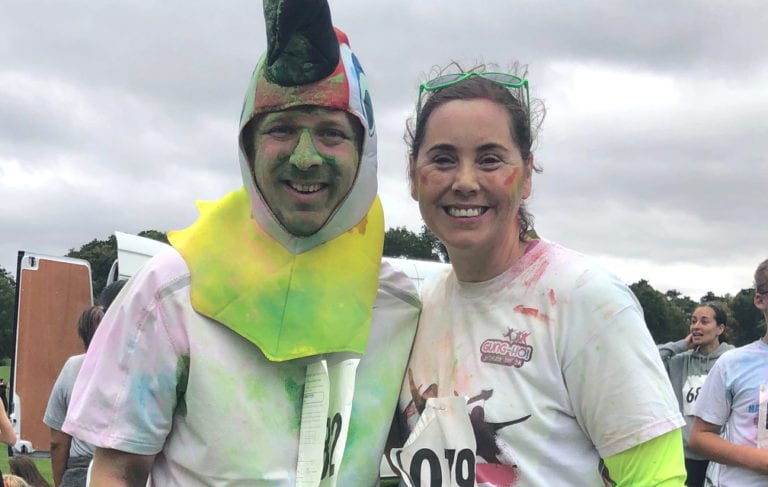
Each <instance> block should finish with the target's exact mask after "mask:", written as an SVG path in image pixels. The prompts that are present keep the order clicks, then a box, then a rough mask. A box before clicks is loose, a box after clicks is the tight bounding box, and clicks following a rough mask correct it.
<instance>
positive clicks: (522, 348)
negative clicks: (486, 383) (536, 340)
mask: <svg viewBox="0 0 768 487" xmlns="http://www.w3.org/2000/svg"><path fill="white" fill-rule="evenodd" d="M530 334H531V332H529V331H519V330H515V329H514V328H507V332H506V333H504V334H503V335H502V337H503V338H505V339H504V340H500V339H495V338H488V339H487V340H485V341H484V342H483V343H482V344H481V345H480V361H482V362H485V363H488V364H499V365H506V366H508V367H509V366H513V367H517V368H520V367H522V366H523V365H524V364H525V363H526V362H529V361H530V360H531V357H532V356H533V347H532V346H530V345H528V343H526V340H527V339H528V335H530Z"/></svg>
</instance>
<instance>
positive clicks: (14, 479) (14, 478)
mask: <svg viewBox="0 0 768 487" xmlns="http://www.w3.org/2000/svg"><path fill="white" fill-rule="evenodd" d="M3 486H4V487H30V485H29V484H28V483H27V481H26V480H24V479H23V478H21V477H19V476H18V475H13V474H5V475H3Z"/></svg>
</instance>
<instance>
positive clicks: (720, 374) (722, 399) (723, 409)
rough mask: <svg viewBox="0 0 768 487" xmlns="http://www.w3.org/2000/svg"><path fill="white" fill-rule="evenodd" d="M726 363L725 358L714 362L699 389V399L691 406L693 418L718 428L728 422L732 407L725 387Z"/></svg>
mask: <svg viewBox="0 0 768 487" xmlns="http://www.w3.org/2000/svg"><path fill="white" fill-rule="evenodd" d="M727 363H728V360H727V357H721V358H720V360H718V361H717V362H715V365H714V366H713V367H712V370H710V371H709V374H707V379H706V380H705V381H704V385H703V386H702V387H701V391H700V392H699V398H698V399H697V400H696V402H695V403H694V405H693V414H694V416H698V417H700V418H701V419H703V420H704V421H706V422H707V423H711V424H717V425H720V426H722V425H724V424H725V423H726V422H727V421H728V417H729V416H730V414H731V407H732V405H733V396H732V394H731V391H730V390H728V385H727V377H726V365H727Z"/></svg>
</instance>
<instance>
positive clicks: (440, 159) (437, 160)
mask: <svg viewBox="0 0 768 487" xmlns="http://www.w3.org/2000/svg"><path fill="white" fill-rule="evenodd" d="M432 162H433V163H434V164H437V165H438V166H447V165H449V164H453V158H451V157H448V156H445V155H441V156H436V157H433V158H432Z"/></svg>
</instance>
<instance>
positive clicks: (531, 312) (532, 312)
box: [513, 304, 550, 324]
mask: <svg viewBox="0 0 768 487" xmlns="http://www.w3.org/2000/svg"><path fill="white" fill-rule="evenodd" d="M513 311H514V312H515V313H520V314H523V315H528V316H532V317H534V318H536V319H537V320H539V321H541V322H543V323H547V324H549V322H550V319H549V315H547V314H544V313H541V312H539V310H537V309H536V308H526V307H525V306H523V305H522V304H518V305H517V306H515V308H514V309H513Z"/></svg>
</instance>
